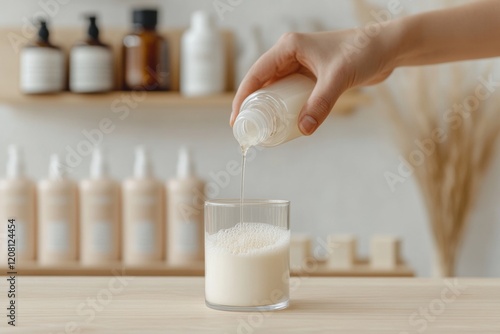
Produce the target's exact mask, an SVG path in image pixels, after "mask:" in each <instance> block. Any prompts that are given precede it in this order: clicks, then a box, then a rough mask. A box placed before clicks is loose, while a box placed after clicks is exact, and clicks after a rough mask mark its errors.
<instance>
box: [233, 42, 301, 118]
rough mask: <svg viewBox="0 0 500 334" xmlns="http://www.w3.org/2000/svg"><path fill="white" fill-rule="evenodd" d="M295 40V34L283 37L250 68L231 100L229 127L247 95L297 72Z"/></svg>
mask: <svg viewBox="0 0 500 334" xmlns="http://www.w3.org/2000/svg"><path fill="white" fill-rule="evenodd" d="M296 39H297V37H296V34H287V35H285V37H282V38H281V39H280V42H278V43H277V44H276V45H275V46H273V47H272V48H271V49H269V51H267V52H266V53H264V54H263V55H262V56H261V57H260V58H259V60H257V62H256V63H255V64H254V65H253V66H252V67H251V68H250V70H249V71H248V73H247V74H246V76H245V77H244V78H243V81H242V82H241V84H240V86H239V88H238V91H237V92H236V95H235V97H234V100H233V107H232V113H231V118H230V121H229V123H230V124H231V126H232V125H233V124H234V121H235V119H236V116H238V112H239V110H240V107H241V104H242V103H243V101H244V100H245V99H246V98H247V96H248V95H250V94H252V93H253V92H255V91H256V90H258V89H260V88H262V87H263V86H264V85H265V84H266V83H267V82H268V81H269V80H274V79H277V78H280V77H284V76H286V75H288V74H291V73H293V72H295V71H297V69H298V68H299V64H298V62H297V61H296V58H295V47H296Z"/></svg>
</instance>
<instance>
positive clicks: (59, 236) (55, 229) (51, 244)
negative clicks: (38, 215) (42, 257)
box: [47, 221, 69, 253]
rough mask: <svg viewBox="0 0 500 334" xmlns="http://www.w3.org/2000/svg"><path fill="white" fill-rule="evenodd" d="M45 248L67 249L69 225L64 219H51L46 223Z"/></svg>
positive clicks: (59, 250)
mask: <svg viewBox="0 0 500 334" xmlns="http://www.w3.org/2000/svg"><path fill="white" fill-rule="evenodd" d="M47 241H48V244H47V249H48V250H49V251H50V252H58V253H59V252H60V253H63V252H67V251H68V250H69V226H68V223H67V222H65V221H52V222H49V223H48V224H47Z"/></svg>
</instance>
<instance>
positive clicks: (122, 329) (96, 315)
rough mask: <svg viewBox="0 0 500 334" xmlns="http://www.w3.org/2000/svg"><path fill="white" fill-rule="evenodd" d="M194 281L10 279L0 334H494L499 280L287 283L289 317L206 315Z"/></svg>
mask: <svg viewBox="0 0 500 334" xmlns="http://www.w3.org/2000/svg"><path fill="white" fill-rule="evenodd" d="M203 283H204V282H203V278H202V277H128V276H122V277H116V276H115V277H23V276H18V277H17V293H18V298H17V310H16V311H17V327H16V328H12V327H10V326H8V325H7V318H6V316H5V313H6V305H7V298H6V292H7V284H6V280H5V277H2V280H1V282H0V296H1V298H0V310H2V311H0V312H1V313H2V314H0V315H1V316H0V319H1V320H0V321H1V322H0V333H26V334H28V333H29V334H37V333H54V334H59V333H141V334H142V333H145V334H147V333H219V334H223V333H280V334H281V333H347V334H352V333H368V332H369V333H398V334H403V333H454V334H459V333H500V279H459V280H455V279H449V280H431V279H415V278H317V277H314V278H307V277H302V278H300V277H295V278H292V281H291V286H292V300H291V305H290V307H289V308H288V309H286V310H283V311H276V312H267V313H258V312H257V313H243V312H242V313H237V312H222V311H215V310H211V309H209V308H207V307H206V306H205V304H204V297H203V289H204V287H203Z"/></svg>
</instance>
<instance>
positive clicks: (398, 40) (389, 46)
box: [380, 17, 419, 70]
mask: <svg viewBox="0 0 500 334" xmlns="http://www.w3.org/2000/svg"><path fill="white" fill-rule="evenodd" d="M380 35H381V36H382V38H383V39H384V40H383V41H382V43H383V45H384V46H385V55H386V56H387V62H388V64H387V66H388V67H389V68H390V69H391V70H394V69H396V68H397V67H401V66H407V65H411V64H412V60H411V59H412V56H413V54H414V53H415V50H418V48H419V47H418V45H419V29H418V21H417V20H415V19H414V18H412V17H407V18H401V19H397V20H393V21H391V22H389V24H387V25H385V26H384V27H383V30H382V33H381V34H380Z"/></svg>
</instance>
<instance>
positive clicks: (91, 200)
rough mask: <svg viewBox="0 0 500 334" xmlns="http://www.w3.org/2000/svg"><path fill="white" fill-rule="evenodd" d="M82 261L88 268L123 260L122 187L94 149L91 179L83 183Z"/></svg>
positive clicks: (103, 159) (81, 216)
mask: <svg viewBox="0 0 500 334" xmlns="http://www.w3.org/2000/svg"><path fill="white" fill-rule="evenodd" d="M80 226H81V234H80V246H81V248H80V261H81V262H82V264H85V265H87V264H88V265H92V264H104V263H111V262H116V261H118V260H119V259H120V247H121V229H120V187H119V185H118V183H117V182H116V181H114V180H113V179H111V178H110V177H109V174H108V165H107V161H106V160H105V157H104V156H103V153H102V151H101V150H100V149H95V150H94V152H93V154H92V161H91V164H90V178H89V179H86V180H83V181H81V183H80Z"/></svg>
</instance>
